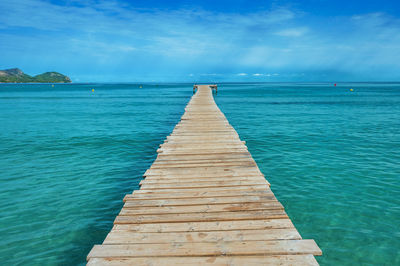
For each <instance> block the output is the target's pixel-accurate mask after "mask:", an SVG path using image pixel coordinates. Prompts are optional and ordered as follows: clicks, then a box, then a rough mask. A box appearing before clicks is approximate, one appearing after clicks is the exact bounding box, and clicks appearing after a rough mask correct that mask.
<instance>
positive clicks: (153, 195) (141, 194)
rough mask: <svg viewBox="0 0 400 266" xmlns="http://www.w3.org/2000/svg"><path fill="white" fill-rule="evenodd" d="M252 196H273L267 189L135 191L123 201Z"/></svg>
mask: <svg viewBox="0 0 400 266" xmlns="http://www.w3.org/2000/svg"><path fill="white" fill-rule="evenodd" d="M254 195H265V196H268V195H273V193H272V191H271V190H269V189H261V190H250V191H248V190H245V191H232V190H227V191H207V192H198V191H196V192H193V191H192V192H188V193H187V192H180V191H179V192H176V191H175V192H174V193H170V192H166V193H165V192H157V191H154V192H150V191H142V190H135V191H134V192H133V193H132V194H129V195H126V196H125V199H129V198H131V197H132V198H137V199H179V198H181V199H183V198H186V199H188V198H208V197H232V196H236V197H241V196H254Z"/></svg>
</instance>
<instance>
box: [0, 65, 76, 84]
mask: <svg viewBox="0 0 400 266" xmlns="http://www.w3.org/2000/svg"><path fill="white" fill-rule="evenodd" d="M70 82H71V79H70V78H69V77H67V76H65V75H63V74H60V73H58V72H46V73H43V74H40V75H37V76H34V77H32V76H29V75H27V74H25V73H24V72H22V70H21V69H19V68H11V69H5V70H0V83H70Z"/></svg>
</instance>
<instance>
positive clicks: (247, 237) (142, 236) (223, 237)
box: [103, 228, 301, 244]
mask: <svg viewBox="0 0 400 266" xmlns="http://www.w3.org/2000/svg"><path fill="white" fill-rule="evenodd" d="M282 239H301V237H300V234H299V233H298V232H297V230H296V229H294V228H285V229H267V230H240V231H229V233H227V231H211V232H168V233H158V232H153V233H142V232H126V231H117V230H116V231H112V232H111V233H109V234H108V235H107V237H106V239H105V240H104V242H103V244H140V243H143V244H144V243H146V244H148V243H179V242H181V243H185V242H188V241H189V242H221V241H229V242H231V241H268V240H282Z"/></svg>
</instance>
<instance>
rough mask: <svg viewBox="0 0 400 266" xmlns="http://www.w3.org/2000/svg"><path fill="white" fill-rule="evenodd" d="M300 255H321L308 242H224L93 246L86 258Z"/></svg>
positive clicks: (318, 250) (312, 242)
mask: <svg viewBox="0 0 400 266" xmlns="http://www.w3.org/2000/svg"><path fill="white" fill-rule="evenodd" d="M300 254H313V255H321V250H320V249H319V248H318V246H317V244H315V242H314V240H311V239H304V240H276V241H275V240H273V241H240V242H224V243H197V242H187V243H171V244H129V245H119V244H116V245H95V246H94V247H93V249H92V250H91V251H90V253H89V255H88V258H107V257H117V258H122V257H126V258H129V257H155V256H159V257H165V256H221V255H224V256H225V255H300Z"/></svg>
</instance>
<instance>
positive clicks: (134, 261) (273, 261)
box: [87, 255, 318, 266]
mask: <svg viewBox="0 0 400 266" xmlns="http://www.w3.org/2000/svg"><path fill="white" fill-rule="evenodd" d="M87 265H88V266H95V265H96V266H117V265H137V266H148V265H152V266H170V265H178V266H192V265H193V266H194V265H196V266H197V265H206V266H208V265H213V266H226V265H230V266H243V265H246V266H259V265H280V266H293V265H304V266H316V265H318V263H317V261H316V260H315V258H314V256H312V255H280V256H219V257H217V256H203V257H147V258H92V259H90V260H89V263H88V264H87Z"/></svg>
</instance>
